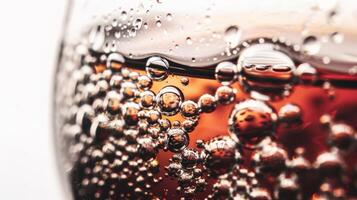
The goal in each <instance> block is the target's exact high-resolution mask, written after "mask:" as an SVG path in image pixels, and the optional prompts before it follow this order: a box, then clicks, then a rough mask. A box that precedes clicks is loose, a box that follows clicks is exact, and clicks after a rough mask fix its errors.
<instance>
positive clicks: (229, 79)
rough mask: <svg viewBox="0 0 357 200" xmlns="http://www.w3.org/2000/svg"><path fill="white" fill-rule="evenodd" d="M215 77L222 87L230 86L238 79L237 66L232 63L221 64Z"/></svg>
mask: <svg viewBox="0 0 357 200" xmlns="http://www.w3.org/2000/svg"><path fill="white" fill-rule="evenodd" d="M215 77H216V79H217V80H218V81H219V82H220V83H222V85H229V84H231V83H233V82H235V81H236V80H237V78H238V69H237V66H236V65H235V64H233V63H231V62H221V63H219V64H218V65H217V66H216V69H215Z"/></svg>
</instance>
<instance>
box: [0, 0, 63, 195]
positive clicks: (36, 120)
mask: <svg viewBox="0 0 357 200" xmlns="http://www.w3.org/2000/svg"><path fill="white" fill-rule="evenodd" d="M66 4H67V0H1V1H0V25H1V26H0V199H2V200H12V199H14V200H17V199H19V200H20V199H21V200H32V199H34V200H42V199H45V200H59V199H64V198H63V192H62V191H61V186H60V184H61V183H60V181H59V177H58V174H57V168H56V163H55V156H54V147H53V141H52V132H51V123H50V122H51V121H50V120H51V92H52V91H51V90H52V87H53V81H52V77H53V75H54V74H53V72H54V69H55V62H56V56H57V51H58V44H59V40H60V35H61V30H62V27H63V21H64V14H65V10H66V9H65V7H66Z"/></svg>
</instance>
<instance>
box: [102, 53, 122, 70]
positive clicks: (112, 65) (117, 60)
mask: <svg viewBox="0 0 357 200" xmlns="http://www.w3.org/2000/svg"><path fill="white" fill-rule="evenodd" d="M124 62H125V59H124V57H123V56H122V55H121V54H119V53H111V54H109V56H108V58H107V63H106V66H107V68H109V69H112V70H114V71H119V70H120V69H121V67H122V66H123V63H124Z"/></svg>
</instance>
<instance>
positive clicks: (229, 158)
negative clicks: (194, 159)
mask: <svg viewBox="0 0 357 200" xmlns="http://www.w3.org/2000/svg"><path fill="white" fill-rule="evenodd" d="M203 159H204V166H205V167H206V169H207V170H208V171H209V172H210V174H211V175H213V176H217V175H221V174H225V173H227V172H229V171H230V170H231V169H232V167H233V166H234V165H235V164H237V163H239V162H241V161H242V160H241V159H242V156H241V153H240V152H239V151H238V148H237V143H236V142H235V141H233V140H232V139H231V138H230V137H229V136H219V137H215V138H213V139H211V140H210V141H208V142H207V143H206V144H205V146H204V154H203Z"/></svg>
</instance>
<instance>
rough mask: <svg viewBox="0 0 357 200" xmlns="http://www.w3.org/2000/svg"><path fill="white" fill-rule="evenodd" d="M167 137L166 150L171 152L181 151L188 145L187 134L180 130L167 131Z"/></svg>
mask: <svg viewBox="0 0 357 200" xmlns="http://www.w3.org/2000/svg"><path fill="white" fill-rule="evenodd" d="M167 137H168V138H167V148H168V149H169V150H170V151H172V152H180V151H182V150H183V149H185V148H186V147H187V145H188V143H189V136H188V134H187V133H186V132H185V131H184V130H182V129H180V128H173V129H169V131H168V132H167Z"/></svg>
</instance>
